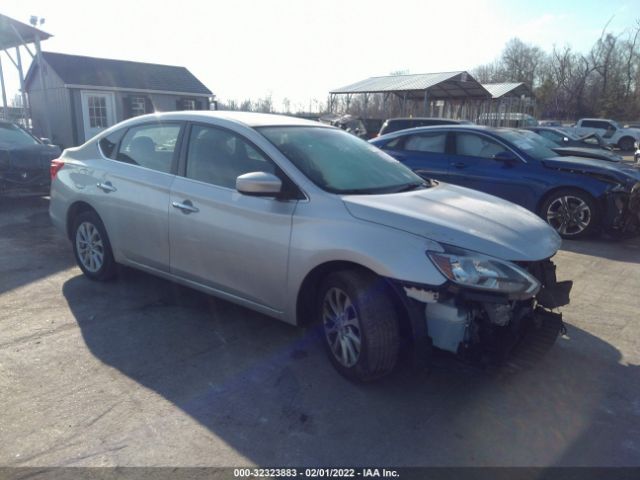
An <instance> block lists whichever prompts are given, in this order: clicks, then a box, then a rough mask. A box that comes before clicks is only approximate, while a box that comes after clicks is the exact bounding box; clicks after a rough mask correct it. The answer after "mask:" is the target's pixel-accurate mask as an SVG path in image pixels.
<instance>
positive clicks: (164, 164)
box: [97, 122, 184, 272]
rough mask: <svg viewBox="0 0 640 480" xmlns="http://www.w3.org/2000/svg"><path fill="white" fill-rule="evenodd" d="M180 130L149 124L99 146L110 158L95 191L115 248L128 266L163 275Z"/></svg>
mask: <svg viewBox="0 0 640 480" xmlns="http://www.w3.org/2000/svg"><path fill="white" fill-rule="evenodd" d="M183 128H184V124H183V123H182V122H164V123H158V122H150V123H145V124H141V125H137V126H134V127H131V128H129V129H127V130H126V131H118V132H116V133H115V134H113V135H110V136H108V137H105V138H103V139H102V140H101V142H100V148H101V150H102V153H103V155H105V156H107V157H108V158H111V159H112V160H110V161H108V162H105V169H104V170H103V172H102V174H101V178H99V181H98V184H97V191H98V195H99V200H98V201H99V204H100V207H101V209H102V211H103V212H104V213H102V212H101V213H102V214H103V215H104V217H105V218H104V220H105V225H106V226H107V231H108V233H109V238H110V239H111V242H112V245H113V247H114V249H115V250H117V254H118V255H121V256H123V257H124V258H125V259H126V260H127V261H129V262H131V263H134V264H138V265H143V266H147V267H151V268H154V269H158V270H162V271H167V272H168V271H169V213H168V211H169V199H170V193H171V184H172V183H173V181H174V178H175V169H176V167H177V160H178V145H179V143H180V138H181V133H182V130H183ZM120 135H121V138H115V137H118V136H120Z"/></svg>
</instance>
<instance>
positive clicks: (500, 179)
mask: <svg viewBox="0 0 640 480" xmlns="http://www.w3.org/2000/svg"><path fill="white" fill-rule="evenodd" d="M371 143H372V144H374V145H376V146H377V147H379V148H381V149H383V150H384V151H385V152H387V153H388V154H389V155H391V156H392V157H394V158H396V159H398V160H399V161H401V162H402V163H404V164H405V165H407V166H408V167H410V168H411V169H413V170H414V171H415V172H416V173H418V174H419V175H420V176H422V177H423V178H427V179H435V180H440V181H442V182H447V183H453V184H456V185H462V186H464V187H469V188H473V189H475V190H480V191H483V192H486V193H489V194H492V195H495V196H497V197H502V198H504V199H507V200H510V201H512V202H514V203H517V204H519V205H521V206H523V207H525V208H527V209H528V210H531V211H532V212H535V213H537V214H538V215H540V216H541V217H542V218H543V219H545V220H546V221H547V222H548V223H549V224H550V225H551V226H552V227H553V228H555V229H556V231H557V232H558V233H559V234H560V235H561V236H562V237H564V238H581V237H586V236H589V235H591V234H594V233H596V232H599V231H602V230H604V231H607V232H609V233H614V234H616V233H617V234H622V233H624V234H633V233H638V232H640V170H638V169H637V168H634V167H632V166H628V165H624V164H614V163H611V162H605V161H602V160H594V159H588V158H581V157H559V156H557V154H556V153H555V152H554V151H553V150H551V149H549V148H548V147H547V146H546V145H545V144H544V143H543V142H542V141H540V140H537V139H536V138H535V137H533V136H532V135H531V134H528V132H522V131H518V130H513V129H507V128H489V127H480V126H466V125H459V126H457V125H456V126H453V125H450V126H443V127H419V128H412V129H408V130H402V131H399V132H394V133H391V134H389V135H383V136H381V137H378V138H375V139H373V140H371Z"/></svg>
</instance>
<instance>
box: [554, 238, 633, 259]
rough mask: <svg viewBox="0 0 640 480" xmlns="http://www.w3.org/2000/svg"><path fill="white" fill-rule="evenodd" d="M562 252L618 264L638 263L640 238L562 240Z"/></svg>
mask: <svg viewBox="0 0 640 480" xmlns="http://www.w3.org/2000/svg"><path fill="white" fill-rule="evenodd" d="M562 250H566V251H568V252H573V253H579V254H581V255H590V256H593V257H601V258H607V259H609V260H615V261H618V262H629V263H640V237H635V238H629V239H625V240H615V239H610V238H605V237H599V238H592V239H587V240H563V241H562Z"/></svg>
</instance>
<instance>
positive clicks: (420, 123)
mask: <svg viewBox="0 0 640 480" xmlns="http://www.w3.org/2000/svg"><path fill="white" fill-rule="evenodd" d="M472 124H473V122H470V121H468V120H452V119H450V118H430V117H413V118H389V119H388V120H387V121H385V122H384V123H383V124H382V128H380V131H379V132H378V136H380V135H384V134H385V133H391V132H397V131H398V130H404V129H406V128H414V127H432V126H435V125H472Z"/></svg>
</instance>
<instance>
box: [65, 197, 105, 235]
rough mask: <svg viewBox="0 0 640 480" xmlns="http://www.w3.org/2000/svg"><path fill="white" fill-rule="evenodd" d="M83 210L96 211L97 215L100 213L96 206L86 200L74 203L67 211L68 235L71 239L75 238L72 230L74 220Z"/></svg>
mask: <svg viewBox="0 0 640 480" xmlns="http://www.w3.org/2000/svg"><path fill="white" fill-rule="evenodd" d="M83 212H95V213H96V215H97V214H98V212H96V210H95V208H93V207H92V206H91V205H89V204H88V203H86V202H75V203H74V204H72V205H71V206H70V207H69V210H68V211H67V236H68V237H69V239H71V240H73V232H72V230H71V229H72V228H73V220H74V219H75V218H76V217H77V216H78V215H80V214H81V213H83Z"/></svg>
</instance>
